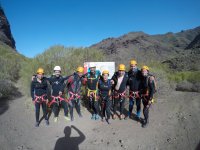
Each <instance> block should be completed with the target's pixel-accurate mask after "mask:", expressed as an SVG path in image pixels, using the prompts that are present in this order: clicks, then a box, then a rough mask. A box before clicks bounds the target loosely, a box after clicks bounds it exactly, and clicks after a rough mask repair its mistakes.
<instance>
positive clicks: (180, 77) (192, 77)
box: [168, 71, 200, 83]
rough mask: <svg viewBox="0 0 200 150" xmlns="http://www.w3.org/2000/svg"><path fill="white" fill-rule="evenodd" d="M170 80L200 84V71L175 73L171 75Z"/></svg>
mask: <svg viewBox="0 0 200 150" xmlns="http://www.w3.org/2000/svg"><path fill="white" fill-rule="evenodd" d="M168 78H169V80H171V81H175V82H177V83H180V82H182V81H189V82H192V83H194V82H200V71H185V72H183V71H182V72H174V73H171V74H169V76H168Z"/></svg>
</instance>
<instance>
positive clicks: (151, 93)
mask: <svg viewBox="0 0 200 150" xmlns="http://www.w3.org/2000/svg"><path fill="white" fill-rule="evenodd" d="M154 91H155V89H154V83H153V81H149V99H150V100H151V99H152V98H153V94H154Z"/></svg>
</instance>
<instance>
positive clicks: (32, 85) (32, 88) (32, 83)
mask: <svg viewBox="0 0 200 150" xmlns="http://www.w3.org/2000/svg"><path fill="white" fill-rule="evenodd" d="M34 89H35V84H34V82H33V81H32V82H31V97H32V100H33V99H34Z"/></svg>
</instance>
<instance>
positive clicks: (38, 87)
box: [31, 78, 48, 122]
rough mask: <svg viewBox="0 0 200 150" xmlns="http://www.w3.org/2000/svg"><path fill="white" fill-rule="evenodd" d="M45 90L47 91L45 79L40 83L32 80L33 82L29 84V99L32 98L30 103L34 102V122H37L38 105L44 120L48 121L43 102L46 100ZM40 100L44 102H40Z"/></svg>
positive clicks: (35, 79) (45, 106)
mask: <svg viewBox="0 0 200 150" xmlns="http://www.w3.org/2000/svg"><path fill="white" fill-rule="evenodd" d="M47 89H48V84H47V80H46V79H45V78H42V79H41V83H40V82H38V81H37V78H34V79H33V81H32V82H31V97H32V101H35V118H36V122H39V115H40V104H41V105H42V110H43V116H44V118H45V120H48V119H47V104H46V102H45V100H47ZM41 96H42V97H41ZM42 99H43V100H44V101H42ZM36 100H37V101H36Z"/></svg>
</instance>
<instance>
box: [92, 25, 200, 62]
mask: <svg viewBox="0 0 200 150" xmlns="http://www.w3.org/2000/svg"><path fill="white" fill-rule="evenodd" d="M199 34H200V27H197V28H194V29H190V30H185V31H181V32H178V33H172V32H169V33H166V34H163V35H149V34H146V33H143V32H130V33H128V34H125V35H123V36H120V37H118V38H107V39H105V40H102V41H101V42H99V43H97V44H94V45H92V46H91V47H92V48H96V49H99V50H101V51H103V52H104V53H105V54H106V55H107V56H108V57H107V60H109V61H114V60H115V61H118V62H122V63H125V64H126V63H127V60H130V59H132V58H135V59H137V60H138V61H140V62H143V63H146V62H151V61H155V60H156V61H160V62H164V61H167V60H172V59H175V58H178V57H180V56H181V57H182V56H186V55H188V54H190V53H192V52H191V51H189V50H186V48H187V47H188V45H190V44H193V43H195V42H196V41H197V40H198V39H199V37H198V38H197V40H194V39H195V37H197V36H198V35H199ZM193 40H194V41H195V42H192V41H193ZM193 45H194V44H193Z"/></svg>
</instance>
